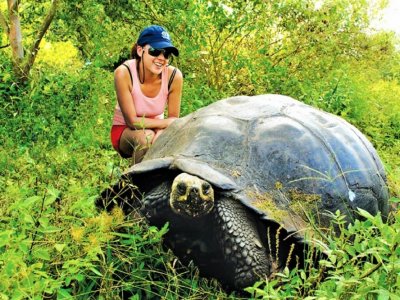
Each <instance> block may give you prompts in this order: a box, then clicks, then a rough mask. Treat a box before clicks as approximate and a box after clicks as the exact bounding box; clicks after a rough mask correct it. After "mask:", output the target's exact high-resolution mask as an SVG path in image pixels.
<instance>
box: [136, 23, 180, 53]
mask: <svg viewBox="0 0 400 300" xmlns="http://www.w3.org/2000/svg"><path fill="white" fill-rule="evenodd" d="M137 44H138V45H140V46H144V45H146V44H149V45H150V46H151V47H153V48H156V49H168V50H170V51H171V53H172V54H174V55H175V56H179V51H178V49H177V48H176V47H175V46H174V45H172V42H171V38H170V36H169V33H168V32H167V31H166V30H165V29H164V28H163V27H161V26H158V25H151V26H148V27H146V28H145V29H143V31H142V32H141V33H140V35H139V38H138V40H137Z"/></svg>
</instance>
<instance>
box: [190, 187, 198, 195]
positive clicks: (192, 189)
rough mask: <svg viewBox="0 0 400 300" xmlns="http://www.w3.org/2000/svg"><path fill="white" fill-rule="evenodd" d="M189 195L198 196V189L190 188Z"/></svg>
mask: <svg viewBox="0 0 400 300" xmlns="http://www.w3.org/2000/svg"><path fill="white" fill-rule="evenodd" d="M190 194H192V195H198V194H199V189H198V188H196V187H191V188H190Z"/></svg>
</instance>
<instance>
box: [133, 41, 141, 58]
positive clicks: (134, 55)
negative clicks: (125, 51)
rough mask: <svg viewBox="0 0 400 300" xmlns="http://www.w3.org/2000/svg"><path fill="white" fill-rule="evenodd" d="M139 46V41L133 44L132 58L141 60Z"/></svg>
mask: <svg viewBox="0 0 400 300" xmlns="http://www.w3.org/2000/svg"><path fill="white" fill-rule="evenodd" d="M137 47H138V44H137V43H135V44H133V46H132V49H131V58H132V59H137V60H138V61H140V56H139V55H138V54H137Z"/></svg>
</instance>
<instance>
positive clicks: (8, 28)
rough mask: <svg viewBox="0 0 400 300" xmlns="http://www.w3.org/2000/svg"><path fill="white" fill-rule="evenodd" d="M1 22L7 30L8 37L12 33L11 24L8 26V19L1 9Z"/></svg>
mask: <svg viewBox="0 0 400 300" xmlns="http://www.w3.org/2000/svg"><path fill="white" fill-rule="evenodd" d="M0 24H1V26H2V27H3V28H4V31H5V32H6V34H7V37H8V35H9V34H10V26H8V23H7V20H6V18H5V17H4V15H3V14H2V12H1V11H0Z"/></svg>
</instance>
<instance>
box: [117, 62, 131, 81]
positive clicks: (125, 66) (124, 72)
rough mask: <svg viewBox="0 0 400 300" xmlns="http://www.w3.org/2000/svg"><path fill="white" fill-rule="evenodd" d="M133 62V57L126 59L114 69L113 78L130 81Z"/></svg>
mask: <svg viewBox="0 0 400 300" xmlns="http://www.w3.org/2000/svg"><path fill="white" fill-rule="evenodd" d="M134 63H135V60H134V59H130V60H126V61H124V62H123V63H122V64H120V65H119V66H118V67H117V68H116V69H115V70H114V78H115V79H116V80H127V81H128V82H131V78H132V77H131V76H132V74H131V70H132V64H134Z"/></svg>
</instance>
